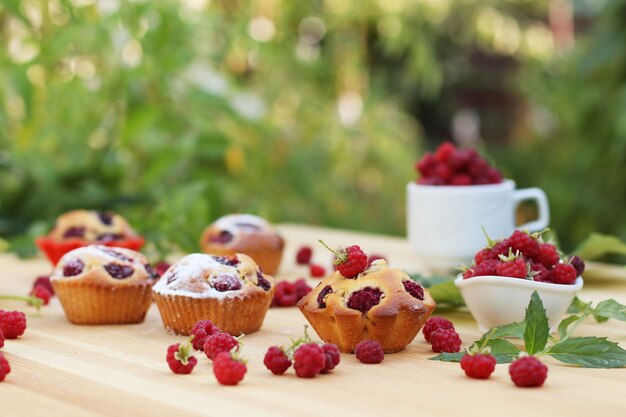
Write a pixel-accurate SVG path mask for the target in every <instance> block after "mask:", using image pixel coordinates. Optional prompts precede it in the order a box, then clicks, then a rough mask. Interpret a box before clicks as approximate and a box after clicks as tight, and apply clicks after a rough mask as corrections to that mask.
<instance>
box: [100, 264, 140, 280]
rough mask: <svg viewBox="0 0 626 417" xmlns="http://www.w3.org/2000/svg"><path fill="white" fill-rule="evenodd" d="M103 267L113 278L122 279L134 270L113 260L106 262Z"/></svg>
mask: <svg viewBox="0 0 626 417" xmlns="http://www.w3.org/2000/svg"><path fill="white" fill-rule="evenodd" d="M104 269H106V271H107V272H108V273H109V275H111V277H113V278H115V279H124V278H128V277H129V276H131V275H132V274H133V272H135V270H134V269H133V268H132V267H131V266H128V265H120V264H116V263H115V262H111V263H108V264H106V265H104Z"/></svg>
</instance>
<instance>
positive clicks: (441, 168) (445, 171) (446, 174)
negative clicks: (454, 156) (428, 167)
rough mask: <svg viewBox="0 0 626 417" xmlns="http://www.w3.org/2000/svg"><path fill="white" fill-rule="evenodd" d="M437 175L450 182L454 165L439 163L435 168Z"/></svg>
mask: <svg viewBox="0 0 626 417" xmlns="http://www.w3.org/2000/svg"><path fill="white" fill-rule="evenodd" d="M435 175H437V176H438V177H439V178H441V179H442V180H444V181H445V182H446V183H448V182H449V181H450V180H451V179H452V176H453V175H454V170H453V169H452V167H450V166H449V165H446V164H445V163H439V165H437V168H436V169H435Z"/></svg>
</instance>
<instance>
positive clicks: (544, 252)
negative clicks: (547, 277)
mask: <svg viewBox="0 0 626 417" xmlns="http://www.w3.org/2000/svg"><path fill="white" fill-rule="evenodd" d="M532 259H533V260H535V261H536V262H539V263H540V264H542V265H543V266H545V267H546V268H548V269H552V267H554V265H556V264H558V263H559V252H558V251H557V250H556V246H554V245H551V244H549V243H541V244H539V249H538V250H537V255H536V256H535V257H534V258H532Z"/></svg>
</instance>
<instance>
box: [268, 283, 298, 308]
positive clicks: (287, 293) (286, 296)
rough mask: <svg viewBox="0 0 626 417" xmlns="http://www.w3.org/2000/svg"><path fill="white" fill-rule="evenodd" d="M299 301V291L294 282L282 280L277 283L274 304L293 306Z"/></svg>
mask: <svg viewBox="0 0 626 417" xmlns="http://www.w3.org/2000/svg"><path fill="white" fill-rule="evenodd" d="M297 302H298V293H297V291H296V286H295V284H294V283H292V282H289V281H281V282H279V283H278V284H276V290H275V291H274V298H273V299H272V306H277V307H293V306H295V305H296V303H297Z"/></svg>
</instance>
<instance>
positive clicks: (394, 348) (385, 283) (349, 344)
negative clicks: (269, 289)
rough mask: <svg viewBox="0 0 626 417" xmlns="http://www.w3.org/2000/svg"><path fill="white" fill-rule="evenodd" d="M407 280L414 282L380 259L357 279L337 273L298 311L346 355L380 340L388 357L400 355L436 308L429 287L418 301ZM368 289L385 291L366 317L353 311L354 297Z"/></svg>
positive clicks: (307, 297)
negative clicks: (366, 342)
mask: <svg viewBox="0 0 626 417" xmlns="http://www.w3.org/2000/svg"><path fill="white" fill-rule="evenodd" d="M403 281H411V278H410V277H409V276H408V275H407V274H406V273H405V272H403V271H401V270H399V269H393V268H389V267H387V266H386V263H385V262H384V261H376V262H374V263H373V264H372V266H371V267H370V268H368V270H366V271H364V272H363V273H361V274H359V276H358V277H357V278H355V279H348V278H344V277H343V276H341V274H339V272H335V273H333V274H332V275H330V276H329V277H327V278H326V279H324V280H323V281H322V282H321V283H320V284H319V285H318V286H317V287H316V288H314V289H313V291H311V292H310V293H309V294H308V295H306V296H305V297H304V298H302V299H301V300H300V301H299V302H298V308H299V309H300V311H301V312H302V313H303V314H304V316H305V317H306V319H307V320H308V321H309V323H310V324H311V326H312V327H313V328H314V329H315V331H316V332H317V334H318V335H319V336H320V338H322V340H324V341H325V342H326V343H334V344H336V345H337V346H338V347H339V350H340V351H342V352H344V353H352V352H354V348H355V347H356V345H357V343H359V342H360V341H362V340H365V339H375V340H377V341H379V342H380V343H381V345H382V346H383V350H384V351H385V352H386V353H392V352H398V351H401V350H403V349H404V348H405V347H406V346H407V345H408V344H409V343H411V341H412V340H413V339H414V338H415V336H416V335H417V333H418V332H419V331H420V329H421V328H422V326H423V325H424V323H425V322H426V320H428V317H430V315H431V313H432V312H433V310H434V309H435V306H436V304H435V301H434V300H433V299H432V297H431V296H430V294H429V293H428V291H427V290H426V289H424V297H423V300H420V299H417V298H415V297H413V296H412V295H411V294H410V293H409V292H407V291H406V289H405V287H404V284H403ZM327 286H329V287H330V288H332V292H330V293H328V294H327V295H326V296H325V297H324V298H323V300H321V301H323V303H325V307H324V306H320V304H319V303H318V297H319V295H320V292H321V291H323V290H324V288H326V287H327ZM366 288H375V289H378V290H380V291H381V292H382V293H383V295H382V296H381V298H380V302H379V303H378V304H377V305H374V306H373V307H371V308H370V309H369V310H368V311H366V312H364V313H362V312H361V311H360V310H356V309H353V308H349V307H348V301H349V300H350V297H351V295H352V294H353V293H355V292H356V291H359V290H363V289H366Z"/></svg>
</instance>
